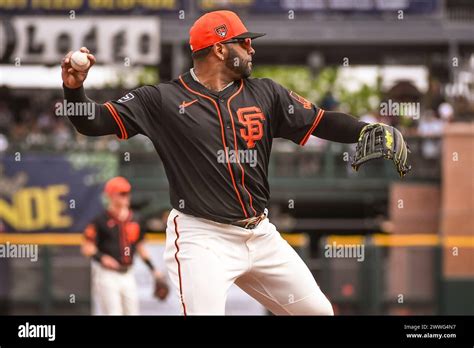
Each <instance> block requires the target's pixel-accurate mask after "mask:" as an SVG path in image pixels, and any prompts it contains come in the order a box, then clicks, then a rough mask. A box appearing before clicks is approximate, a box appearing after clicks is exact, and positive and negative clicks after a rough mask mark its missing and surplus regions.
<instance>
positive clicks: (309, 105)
mask: <svg viewBox="0 0 474 348" xmlns="http://www.w3.org/2000/svg"><path fill="white" fill-rule="evenodd" d="M290 97H292V98H293V99H294V100H296V101H297V102H298V103H300V104H302V105H303V107H304V108H305V109H308V110H311V108H312V107H313V104H312V103H311V102H310V101H309V100H308V99H305V98H303V97H302V96H300V95H299V94H297V93H295V92H293V91H290Z"/></svg>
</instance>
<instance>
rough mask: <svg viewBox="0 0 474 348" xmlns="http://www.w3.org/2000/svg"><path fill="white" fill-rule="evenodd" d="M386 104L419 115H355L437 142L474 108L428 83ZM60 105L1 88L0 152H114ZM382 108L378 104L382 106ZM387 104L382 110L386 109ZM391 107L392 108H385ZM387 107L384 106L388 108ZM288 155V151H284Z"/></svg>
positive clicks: (107, 95)
mask: <svg viewBox="0 0 474 348" xmlns="http://www.w3.org/2000/svg"><path fill="white" fill-rule="evenodd" d="M123 92H124V91H121V90H117V89H103V90H90V91H88V95H89V97H91V98H92V99H94V100H96V101H99V102H105V101H107V100H111V99H116V98H117V97H118V96H120V95H122V94H123ZM382 100H383V101H385V102H388V104H390V103H392V104H393V103H415V104H414V105H419V106H420V108H419V115H417V116H416V117H414V116H409V115H408V116H407V115H391V114H390V115H387V114H386V113H385V115H384V113H383V112H381V111H382V109H383V108H381V107H379V108H377V109H375V110H367V112H366V113H364V114H362V115H354V116H357V117H359V118H360V119H361V120H362V121H365V122H369V123H372V122H383V123H386V124H390V125H393V126H396V127H397V128H398V129H400V130H401V131H402V132H403V133H404V134H405V135H406V136H421V137H426V138H432V137H435V138H436V137H439V136H440V135H441V134H442V132H443V129H444V127H445V125H446V124H447V123H449V122H456V121H472V120H473V119H474V105H472V103H470V102H469V101H468V100H467V99H466V98H464V97H458V98H451V99H450V100H447V99H446V98H445V97H443V94H442V93H441V86H440V84H439V83H435V82H432V83H431V84H430V88H429V91H428V92H427V93H426V94H421V93H419V92H418V90H417V89H416V88H415V87H414V86H413V85H412V84H411V83H410V82H406V81H405V82H404V81H401V82H399V83H398V84H397V85H396V86H394V87H393V88H392V89H391V90H390V91H388V92H387V93H385V95H384V98H383V99H382ZM56 103H62V91H61V90H10V89H8V88H5V87H0V152H4V151H7V150H11V149H13V148H15V149H28V150H34V149H45V148H46V149H51V150H59V151H62V150H85V149H88V150H89V149H92V150H106V151H117V150H118V149H119V148H120V146H121V145H120V142H119V141H118V139H117V138H116V137H114V136H107V137H98V138H93V139H92V138H88V137H85V136H82V135H80V134H78V133H77V132H75V131H74V129H73V128H72V126H71V123H70V122H69V121H68V120H67V119H66V118H65V117H62V116H61V117H60V116H56V114H55V105H56ZM382 103H383V102H382ZM388 104H387V105H388ZM390 105H391V104H390ZM390 105H389V106H390ZM320 107H321V108H323V109H325V110H341V109H342V110H343V111H344V106H343V105H340V103H339V102H338V100H337V97H335V96H333V95H332V93H330V92H328V93H327V94H326V95H325V96H324V97H323V98H322V101H321V102H320ZM426 143H427V144H428V145H427V146H424V148H425V149H424V152H426V154H427V155H428V156H429V155H430V153H431V155H432V156H436V155H437V153H438V152H439V149H435V148H433V146H430V142H429V141H427V142H426ZM133 144H135V145H138V146H145V148H146V149H149V150H152V147H151V144H150V143H149V142H148V141H147V140H146V139H145V138H144V137H140V136H138V137H134V138H133V140H132V144H131V145H132V146H133ZM276 145H277V147H280V148H281V149H282V150H285V149H286V147H287V146H285V145H284V144H283V143H280V142H277V144H276ZM308 145H309V148H312V149H316V150H317V149H320V150H321V149H323V148H325V146H326V145H325V142H324V141H322V140H320V139H315V138H311V140H310V141H309V142H308ZM286 150H288V151H291V147H290V146H288V148H287V149H286Z"/></svg>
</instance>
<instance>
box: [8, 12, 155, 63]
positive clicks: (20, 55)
mask: <svg viewBox="0 0 474 348" xmlns="http://www.w3.org/2000/svg"><path fill="white" fill-rule="evenodd" d="M0 37H4V38H6V40H3V39H2V40H0V61H1V62H2V63H11V64H15V65H17V66H18V65H22V64H24V63H26V64H34V63H36V64H59V63H60V62H61V59H62V58H63V56H64V55H65V54H66V53H67V52H69V51H72V50H76V49H78V48H79V47H82V46H87V47H88V48H89V49H90V50H91V52H92V53H93V54H94V55H95V56H96V58H97V61H98V64H119V65H125V66H132V65H137V64H138V65H155V64H158V63H159V61H160V22H159V19H158V18H152V17H129V18H128V19H127V21H126V22H124V20H123V17H107V18H100V20H97V18H94V17H87V18H76V19H64V17H37V16H34V17H23V16H22V17H13V18H12V19H10V20H6V21H3V25H2V26H0Z"/></svg>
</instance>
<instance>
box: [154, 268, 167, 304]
mask: <svg viewBox="0 0 474 348" xmlns="http://www.w3.org/2000/svg"><path fill="white" fill-rule="evenodd" d="M154 278H155V290H154V296H155V297H156V298H157V299H159V300H161V301H163V300H164V299H166V297H167V296H168V293H169V287H168V282H167V281H166V279H165V277H164V276H163V275H162V274H161V273H159V272H157V273H155V274H154Z"/></svg>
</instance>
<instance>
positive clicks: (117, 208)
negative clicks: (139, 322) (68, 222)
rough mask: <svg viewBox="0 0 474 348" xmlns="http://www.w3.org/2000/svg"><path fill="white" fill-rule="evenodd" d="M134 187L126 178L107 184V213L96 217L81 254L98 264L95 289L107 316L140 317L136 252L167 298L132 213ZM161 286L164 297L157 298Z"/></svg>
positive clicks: (91, 224) (93, 273)
mask: <svg viewBox="0 0 474 348" xmlns="http://www.w3.org/2000/svg"><path fill="white" fill-rule="evenodd" d="M130 192H131V185H130V183H129V182H128V181H127V179H125V178H123V177H115V178H112V179H110V180H109V181H107V183H106V184H105V188H104V194H105V195H106V198H107V200H108V206H107V210H106V211H105V212H103V213H101V214H100V215H99V216H97V217H96V218H95V219H94V221H93V222H92V223H90V224H89V225H88V226H87V228H86V230H85V231H84V241H83V244H82V253H83V254H84V255H85V256H88V257H92V259H93V260H95V261H97V263H94V265H93V269H92V288H93V292H94V293H95V295H96V297H97V298H98V300H99V303H100V306H101V309H102V311H103V312H104V314H122V315H133V314H138V295H137V289H136V282H135V277H134V275H133V272H132V264H133V257H134V254H135V252H137V253H138V254H139V255H140V257H141V258H142V259H143V261H144V262H145V264H146V265H147V266H148V268H149V269H150V271H151V272H152V273H153V276H154V278H155V295H157V297H159V298H160V299H163V298H165V297H166V294H167V290H166V289H167V287H166V282H165V281H164V277H163V276H162V274H161V273H160V272H159V271H158V270H156V269H155V267H154V265H153V263H152V262H151V260H150V255H149V253H148V250H147V249H146V248H145V245H144V241H143V237H144V232H143V229H141V228H140V224H139V223H138V221H136V220H135V219H134V218H133V213H132V211H131V210H130ZM158 284H160V285H162V290H161V291H162V293H160V294H157V293H156V289H157V286H158Z"/></svg>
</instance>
